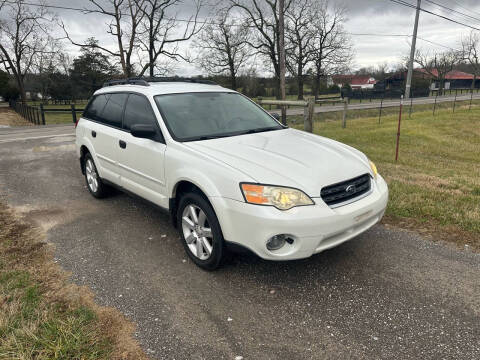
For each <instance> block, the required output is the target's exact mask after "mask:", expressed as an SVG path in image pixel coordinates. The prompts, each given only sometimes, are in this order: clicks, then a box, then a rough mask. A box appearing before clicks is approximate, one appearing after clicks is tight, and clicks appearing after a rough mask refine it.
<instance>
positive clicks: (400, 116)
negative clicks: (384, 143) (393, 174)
mask: <svg viewBox="0 0 480 360" xmlns="http://www.w3.org/2000/svg"><path fill="white" fill-rule="evenodd" d="M402 106H403V95H402V97H401V98H400V111H399V112H398V129H397V147H396V149H395V162H397V161H398V147H399V145H400V123H401V121H402Z"/></svg>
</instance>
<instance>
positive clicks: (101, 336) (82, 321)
mask: <svg viewBox="0 0 480 360" xmlns="http://www.w3.org/2000/svg"><path fill="white" fill-rule="evenodd" d="M43 239H44V235H43V234H42V233H41V232H40V230H38V229H37V228H34V227H33V226H31V225H29V224H27V223H25V222H23V221H22V220H21V219H19V218H18V217H16V216H15V214H14V213H13V212H12V211H11V210H9V209H8V208H7V207H6V206H5V205H4V204H2V203H0V308H1V312H0V359H146V358H147V357H146V355H145V354H144V353H143V351H142V350H141V349H140V347H139V345H138V343H137V342H136V341H135V340H134V339H133V337H132V333H133V331H134V326H133V324H132V323H130V322H128V321H127V320H126V319H125V318H124V317H123V316H122V315H121V314H120V313H119V312H118V311H117V310H115V309H112V308H106V307H100V306H98V305H96V304H95V303H94V301H93V295H92V293H91V292H90V291H89V289H87V288H85V287H79V286H76V285H74V284H72V283H70V282H69V281H68V276H67V275H66V273H65V272H64V271H63V270H61V269H60V267H59V266H57V265H56V264H55V263H54V262H53V261H52V249H51V247H50V246H49V245H48V244H47V243H45V242H44V240H43Z"/></svg>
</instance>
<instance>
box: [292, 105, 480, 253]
mask: <svg viewBox="0 0 480 360" xmlns="http://www.w3.org/2000/svg"><path fill="white" fill-rule="evenodd" d="M468 107H469V104H468V102H465V103H463V104H457V108H456V111H455V113H453V111H452V104H441V105H440V109H439V108H437V112H436V115H435V117H434V116H433V115H432V105H420V106H418V107H417V106H416V107H414V109H412V110H414V111H413V113H412V115H411V117H410V118H409V116H408V106H407V107H406V108H405V111H406V113H404V116H403V118H402V127H401V137H400V155H399V161H398V163H395V141H396V132H397V126H398V108H395V109H387V110H386V111H385V112H384V116H382V118H381V123H380V124H379V123H378V110H364V111H363V110H362V111H353V110H352V111H349V112H348V116H347V119H348V120H347V128H346V129H342V128H341V123H340V121H335V120H339V119H340V118H341V113H328V114H317V115H316V117H315V124H314V129H315V133H316V134H319V135H323V136H326V137H329V138H332V139H335V140H338V141H341V142H344V143H346V144H349V145H351V146H354V147H355V148H358V149H359V150H361V151H363V152H364V153H365V154H366V155H367V156H368V157H369V158H370V159H372V161H374V162H375V163H376V165H377V168H378V169H379V172H380V174H382V175H383V176H384V177H385V179H386V180H387V182H388V184H389V189H390V202H389V205H388V209H387V217H386V220H387V221H388V222H392V223H396V224H398V223H400V224H401V226H404V227H412V228H414V229H416V230H419V231H421V232H425V233H427V234H430V235H431V236H432V237H434V238H435V239H438V238H443V239H445V240H451V241H454V242H456V243H459V244H462V245H463V244H469V245H470V246H473V247H475V248H477V249H480V103H479V102H478V101H477V102H475V103H474V105H473V107H472V110H471V111H468ZM289 120H290V121H291V125H292V126H294V127H297V128H300V129H303V119H302V118H301V117H290V118H289ZM293 121H296V122H295V123H294V122H293Z"/></svg>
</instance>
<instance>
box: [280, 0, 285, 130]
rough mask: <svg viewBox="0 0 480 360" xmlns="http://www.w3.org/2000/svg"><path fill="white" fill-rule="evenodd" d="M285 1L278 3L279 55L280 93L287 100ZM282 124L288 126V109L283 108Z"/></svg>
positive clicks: (281, 0)
mask: <svg viewBox="0 0 480 360" xmlns="http://www.w3.org/2000/svg"><path fill="white" fill-rule="evenodd" d="M284 11H285V0H279V1H278V36H279V38H278V54H279V56H280V59H279V65H280V93H281V96H282V100H285V95H286V94H285V19H284V16H283V15H284V14H283V13H284ZM282 124H283V125H287V107H286V106H282Z"/></svg>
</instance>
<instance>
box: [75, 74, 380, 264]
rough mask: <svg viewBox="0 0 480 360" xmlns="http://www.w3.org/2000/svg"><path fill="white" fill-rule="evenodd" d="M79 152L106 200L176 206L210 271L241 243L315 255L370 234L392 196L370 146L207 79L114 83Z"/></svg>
mask: <svg viewBox="0 0 480 360" xmlns="http://www.w3.org/2000/svg"><path fill="white" fill-rule="evenodd" d="M76 147H77V154H78V157H79V158H80V164H81V169H82V172H83V174H84V175H85V178H86V183H87V187H88V190H89V191H90V193H91V194H92V195H93V196H94V197H96V198H101V197H104V196H105V195H106V194H107V192H108V189H109V187H110V186H115V187H118V188H120V189H122V190H125V191H127V192H129V193H133V194H135V195H138V196H140V197H142V198H144V199H147V200H149V201H150V202H152V203H154V204H156V205H158V206H160V207H162V208H164V209H167V210H168V211H169V212H170V214H171V217H172V219H173V220H174V225H175V226H176V227H177V228H178V230H179V232H180V236H181V240H182V242H183V245H184V247H185V250H186V252H187V254H188V255H189V256H190V258H191V259H192V260H193V261H194V262H195V263H196V264H197V265H198V266H200V267H202V268H204V269H210V270H212V269H215V268H216V267H218V265H219V264H220V261H221V259H222V257H223V256H224V255H225V251H226V249H227V248H228V247H229V246H233V247H242V248H246V249H249V250H251V251H252V252H254V253H255V254H257V255H258V256H260V257H262V258H264V259H269V260H291V259H300V258H305V257H309V256H311V255H312V254H316V253H319V252H321V251H323V250H326V249H329V248H332V247H334V246H337V245H339V244H341V243H343V242H345V241H347V240H349V239H351V238H353V237H355V236H357V235H358V234H360V233H362V232H364V231H365V230H367V229H369V228H370V227H371V226H373V225H374V224H375V223H377V222H378V221H379V220H380V219H381V218H382V215H383V213H384V211H385V207H386V205H387V200H388V188H387V184H386V183H385V181H384V179H383V178H382V177H381V176H380V175H379V174H378V173H377V169H376V168H375V165H374V164H373V163H372V162H371V161H369V160H368V158H367V157H366V156H365V155H364V154H362V153H361V152H360V151H358V150H355V149H353V148H352V147H350V146H347V145H344V144H341V143H339V142H336V141H334V140H331V139H327V138H324V137H321V136H317V135H313V134H309V133H306V132H303V131H299V130H295V129H291V128H288V127H285V126H283V125H281V124H280V123H279V122H278V121H277V120H276V119H275V118H274V117H273V116H272V115H270V114H269V113H268V112H266V111H265V110H263V109H262V108H261V107H260V106H258V105H256V104H255V103H254V102H252V101H251V100H250V99H248V98H247V97H245V96H243V95H241V94H239V93H237V92H236V91H232V90H229V89H226V88H223V87H221V86H218V85H216V84H214V83H210V82H207V81H200V80H187V79H184V80H176V81H173V80H168V81H167V79H150V80H148V81H147V80H141V79H130V80H123V81H111V82H108V83H106V84H105V86H104V87H103V88H102V89H100V90H98V91H97V92H96V93H95V94H94V96H93V97H92V99H91V100H90V102H89V104H88V105H87V107H86V109H85V112H84V113H83V115H82V117H81V118H80V119H79V121H78V122H77V124H76Z"/></svg>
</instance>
